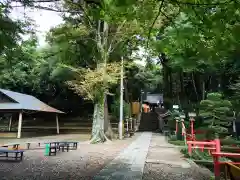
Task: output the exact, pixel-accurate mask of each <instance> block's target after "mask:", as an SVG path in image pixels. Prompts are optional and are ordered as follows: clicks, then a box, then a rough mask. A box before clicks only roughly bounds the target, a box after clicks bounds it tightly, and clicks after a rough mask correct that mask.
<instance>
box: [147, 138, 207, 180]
mask: <svg viewBox="0 0 240 180" xmlns="http://www.w3.org/2000/svg"><path fill="white" fill-rule="evenodd" d="M211 177H212V173H211V172H210V171H209V170H208V169H206V168H203V167H199V166H197V165H196V164H194V165H192V164H191V165H190V164H189V163H188V161H186V160H185V159H184V158H183V155H182V154H181V153H180V151H179V149H177V148H176V147H174V146H173V145H170V144H168V143H167V142H166V139H165V138H164V137H163V136H161V135H159V134H153V135H152V140H151V144H150V147H149V151H148V155H147V159H146V163H145V167H144V173H143V180H211Z"/></svg>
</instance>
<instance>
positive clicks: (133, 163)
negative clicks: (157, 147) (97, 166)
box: [93, 132, 152, 180]
mask: <svg viewBox="0 0 240 180" xmlns="http://www.w3.org/2000/svg"><path fill="white" fill-rule="evenodd" d="M151 137H152V133H150V132H144V133H142V134H141V135H140V136H139V137H138V138H137V139H136V140H135V141H134V142H133V143H132V144H131V145H129V146H128V147H127V148H126V149H124V150H123V151H122V152H121V153H120V154H119V155H118V156H117V157H116V158H115V159H114V160H113V161H112V162H111V163H110V164H109V165H107V166H106V167H105V168H104V169H102V170H101V171H100V172H99V173H98V174H97V175H96V176H95V177H94V178H93V179H94V180H110V179H114V180H123V179H124V180H141V179H142V175H143V170H144V165H145V160H146V156H147V153H148V148H149V145H150V142H151Z"/></svg>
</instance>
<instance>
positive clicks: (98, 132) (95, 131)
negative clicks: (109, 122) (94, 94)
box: [90, 96, 108, 144]
mask: <svg viewBox="0 0 240 180" xmlns="http://www.w3.org/2000/svg"><path fill="white" fill-rule="evenodd" d="M107 140H108V138H107V137H106V135H105V133H104V96H102V97H101V98H100V100H98V101H97V102H95V104H94V113H93V125H92V137H91V140H90V143H93V144H95V143H103V142H105V141H107Z"/></svg>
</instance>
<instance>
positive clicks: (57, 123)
mask: <svg viewBox="0 0 240 180" xmlns="http://www.w3.org/2000/svg"><path fill="white" fill-rule="evenodd" d="M56 125H57V134H59V122H58V115H57V114H56Z"/></svg>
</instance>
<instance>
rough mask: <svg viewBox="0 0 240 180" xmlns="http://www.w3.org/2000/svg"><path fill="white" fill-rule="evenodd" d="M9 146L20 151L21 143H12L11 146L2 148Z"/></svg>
mask: <svg viewBox="0 0 240 180" xmlns="http://www.w3.org/2000/svg"><path fill="white" fill-rule="evenodd" d="M9 146H12V147H13V149H14V150H18V149H19V146H20V144H19V143H11V144H5V145H2V146H1V147H4V148H8V147H9Z"/></svg>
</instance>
